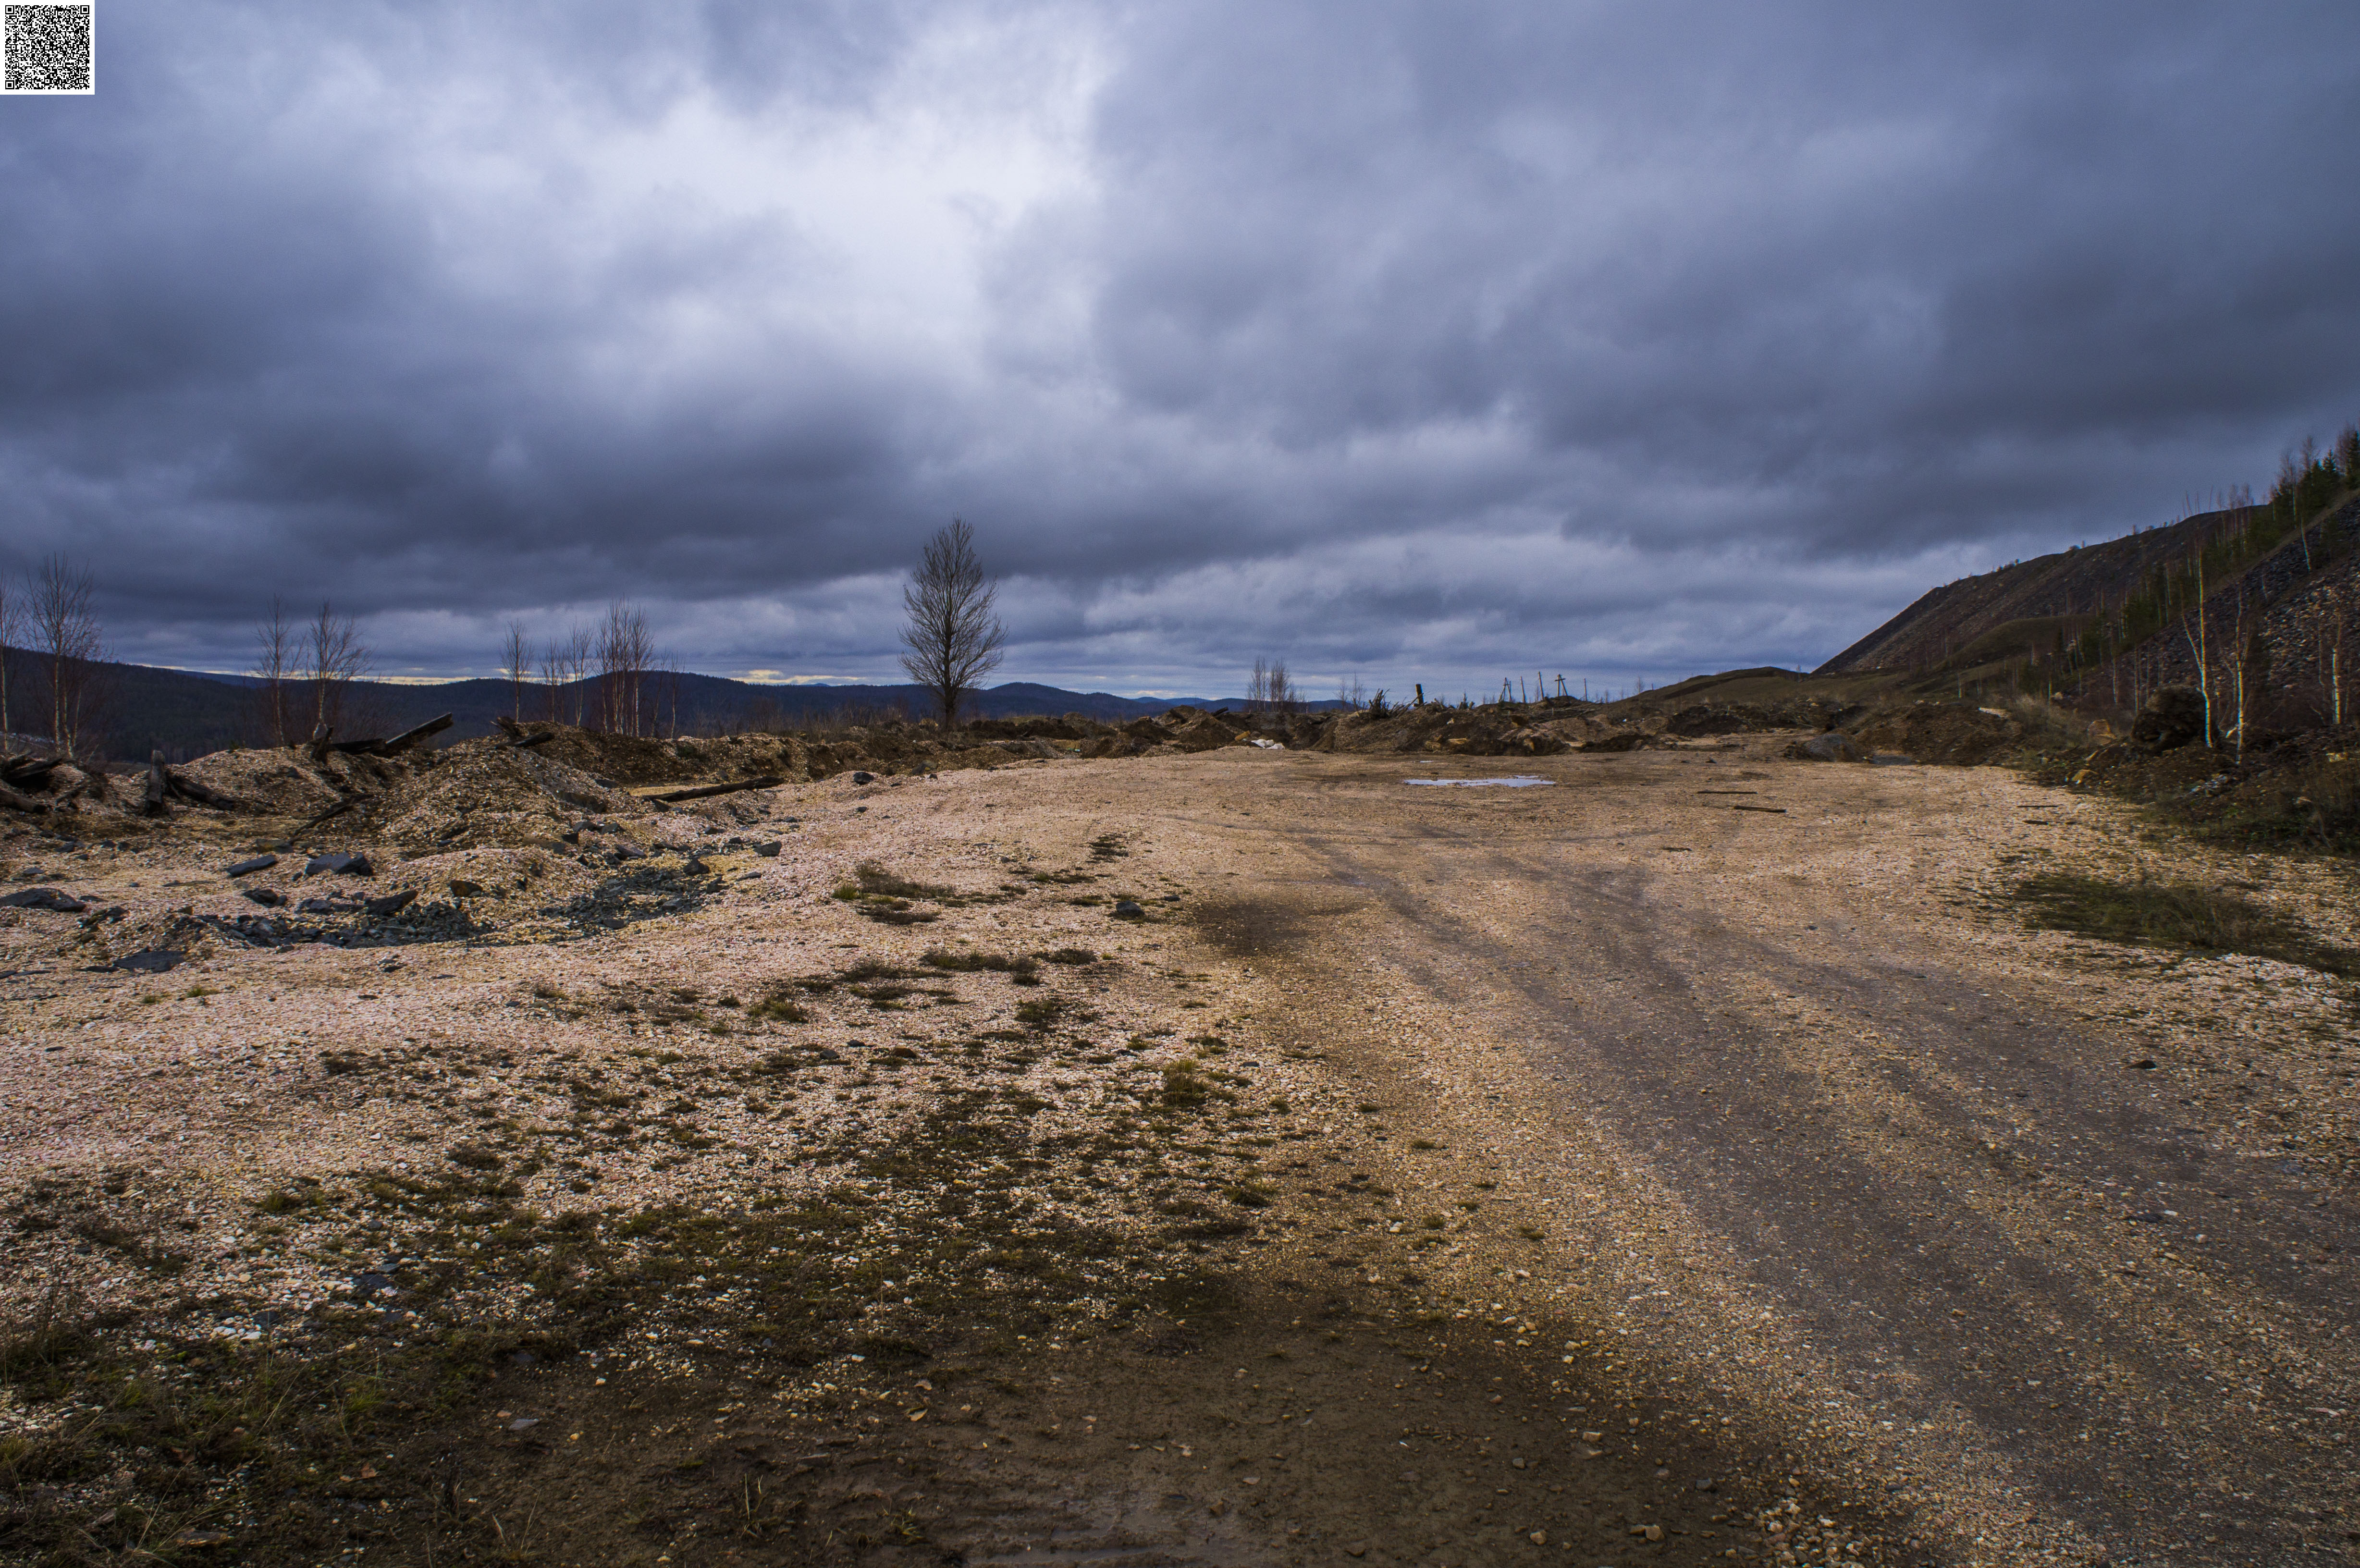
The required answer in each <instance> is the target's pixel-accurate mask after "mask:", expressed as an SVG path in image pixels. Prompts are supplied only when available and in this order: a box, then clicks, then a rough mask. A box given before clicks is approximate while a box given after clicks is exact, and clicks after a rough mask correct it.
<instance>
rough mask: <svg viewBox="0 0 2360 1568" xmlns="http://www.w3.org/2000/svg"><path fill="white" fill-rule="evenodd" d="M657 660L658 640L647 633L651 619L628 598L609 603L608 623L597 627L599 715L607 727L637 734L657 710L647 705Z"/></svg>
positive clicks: (622, 732)
mask: <svg viewBox="0 0 2360 1568" xmlns="http://www.w3.org/2000/svg"><path fill="white" fill-rule="evenodd" d="M654 662H655V644H654V642H653V640H652V639H651V638H650V637H649V636H648V619H647V617H646V616H645V615H641V614H640V613H639V611H638V610H636V609H634V608H633V607H632V605H631V602H630V601H629V600H628V599H617V600H616V601H615V602H614V603H613V604H609V605H607V606H606V625H605V626H601V627H600V628H599V629H598V703H599V717H600V719H601V721H602V723H603V725H604V727H605V728H606V729H607V730H610V731H612V732H613V733H615V734H617V735H638V734H639V730H640V726H641V724H642V723H643V722H646V723H652V722H653V720H654V718H655V713H654V712H653V711H652V709H651V708H650V707H649V706H648V705H647V702H646V698H647V692H646V689H645V688H646V681H647V675H648V670H649V669H650V666H652V665H653V664H654Z"/></svg>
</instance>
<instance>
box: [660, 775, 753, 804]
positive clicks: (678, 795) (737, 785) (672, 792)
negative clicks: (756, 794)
mask: <svg viewBox="0 0 2360 1568" xmlns="http://www.w3.org/2000/svg"><path fill="white" fill-rule="evenodd" d="M785 782H786V779H785V778H784V777H783V776H781V775H780V774H776V773H765V774H763V775H761V776H760V777H759V778H757V779H737V780H734V781H733V782H731V783H727V784H699V785H696V786H694V787H693V788H691V789H653V790H650V791H649V792H647V793H646V794H643V795H640V796H639V799H640V800H653V801H654V802H655V803H656V804H658V805H660V806H668V805H671V804H672V802H674V801H676V800H705V799H708V798H709V797H711V796H715V795H735V794H737V792H738V791H739V790H741V789H777V788H778V787H779V786H780V785H781V784H783V783H785Z"/></svg>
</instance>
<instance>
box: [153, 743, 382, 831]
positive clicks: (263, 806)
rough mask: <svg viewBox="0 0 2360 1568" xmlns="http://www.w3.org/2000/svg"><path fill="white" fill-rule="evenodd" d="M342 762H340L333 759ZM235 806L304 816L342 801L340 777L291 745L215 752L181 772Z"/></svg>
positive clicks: (337, 773)
mask: <svg viewBox="0 0 2360 1568" xmlns="http://www.w3.org/2000/svg"><path fill="white" fill-rule="evenodd" d="M336 760H341V759H336ZM179 771H180V773H182V774H184V775H185V776H187V777H189V778H191V779H195V780H196V781H197V782H198V783H200V784H202V785H203V786H204V787H205V788H206V789H212V790H214V791H216V792H218V793H220V794H224V795H227V796H228V797H230V798H231V799H232V800H235V801H237V802H238V804H239V805H241V806H244V807H246V808H249V809H251V810H254V811H262V812H265V813H268V814H269V815H272V816H281V817H308V816H312V815H315V814H316V813H318V812H321V811H326V810H327V809H328V808H329V807H331V806H333V805H334V804H335V803H336V802H337V801H338V800H343V799H344V787H343V780H344V775H343V774H342V773H341V772H338V771H335V770H334V763H333V761H332V762H331V763H329V764H326V765H322V764H321V763H317V762H314V761H312V760H311V754H310V753H308V752H304V751H300V750H297V749H296V748H295V747H293V746H273V747H268V748H266V749H262V750H256V751H216V752H214V753H213V754H212V755H210V756H207V757H198V758H197V759H196V760H195V761H194V762H191V763H190V764H189V765H188V766H187V767H185V768H180V770H179Z"/></svg>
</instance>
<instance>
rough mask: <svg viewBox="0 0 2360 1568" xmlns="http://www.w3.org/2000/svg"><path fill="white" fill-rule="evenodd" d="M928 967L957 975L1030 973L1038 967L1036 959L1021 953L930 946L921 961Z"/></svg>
mask: <svg viewBox="0 0 2360 1568" xmlns="http://www.w3.org/2000/svg"><path fill="white" fill-rule="evenodd" d="M922 962H923V963H924V964H925V965H926V967H927V968H929V969H945V970H949V971H950V972H952V973H953V974H957V975H973V974H977V973H979V972H981V971H983V970H991V971H993V972H995V973H998V974H1002V975H1030V974H1032V971H1034V970H1035V969H1038V968H1039V967H1040V966H1041V965H1040V962H1039V960H1037V959H1033V958H1031V957H1027V956H1025V955H1023V954H1021V953H1019V954H1016V955H1014V956H1011V955H1010V954H1008V953H988V952H984V951H982V950H980V949H978V950H977V951H975V952H972V953H960V952H956V951H954V950H952V949H950V948H944V947H930V948H928V949H927V950H926V956H925V958H924V959H923V961H922Z"/></svg>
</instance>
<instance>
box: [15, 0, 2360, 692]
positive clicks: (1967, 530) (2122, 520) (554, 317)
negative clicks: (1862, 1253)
mask: <svg viewBox="0 0 2360 1568" xmlns="http://www.w3.org/2000/svg"><path fill="white" fill-rule="evenodd" d="M102 27H103V33H102V47H103V52H104V80H103V82H102V85H101V92H100V93H99V95H98V97H97V98H95V99H92V100H49V101H40V102H27V101H11V102H6V103H0V179H5V184H6V189H7V191H8V193H9V203H10V204H9V213H10V217H9V223H8V225H7V227H6V228H5V231H0V266H5V269H6V278H7V286H6V288H5V290H0V334H5V342H6V343H8V344H9V353H8V354H7V355H6V356H5V358H0V484H5V503H0V504H5V506H6V507H7V508H8V517H9V528H8V530H7V535H6V539H5V549H6V550H7V551H8V552H9V554H10V556H11V557H12V558H13V559H14V561H16V562H19V563H20V562H21V561H24V560H27V559H29V558H30V557H32V556H34V555H37V554H38V553H40V552H41V551H43V550H51V549H64V550H71V551H74V552H76V553H80V554H82V555H85V556H88V557H89V558H90V559H91V560H92V561H93V565H94V566H95V567H97V568H98V570H99V574H100V577H101V580H102V583H103V584H104V591H105V594H106V604H107V609H108V614H109V619H110V625H111V628H112V631H113V634H114V637H115V642H116V644H117V645H118V647H119V648H121V649H122V650H123V651H124V652H126V654H128V655H129V656H132V657H140V658H151V659H157V660H158V661H171V662H184V663H192V664H200V665H213V666H229V665H235V663H237V662H239V661H240V660H241V659H242V658H243V639H244V633H243V630H242V628H243V627H244V626H246V624H247V623H249V622H250V620H251V619H252V617H253V616H254V615H255V614H256V613H257V610H258V609H259V608H260V607H261V606H262V604H264V603H265V602H267V600H268V597H269V595H270V594H271V593H274V592H277V593H285V594H287V595H288V596H289V597H290V599H295V600H298V601H308V600H310V599H311V598H313V597H316V596H318V595H320V594H322V593H333V594H334V595H335V596H336V597H337V599H338V600H339V601H340V602H342V603H344V604H346V605H348V606H349V607H351V608H353V609H355V610H359V611H361V612H363V613H365V615H367V617H368V627H369V632H370V636H371V638H372V640H373V642H374V643H375V644H376V645H377V647H378V648H380V649H381V650H382V655H383V661H384V663H385V664H386V665H387V666H388V668H395V669H407V668H418V669H421V670H455V669H464V668H468V667H475V668H482V667H485V666H486V665H487V664H488V663H489V662H490V660H491V649H492V648H493V645H494V643H495V642H496V641H497V631H496V627H497V625H498V624H499V623H500V622H502V621H503V620H505V619H506V618H507V617H508V616H509V615H522V616H524V617H525V618H527V619H528V620H529V621H530V623H531V624H532V626H534V627H535V629H536V631H542V630H548V629H553V628H554V627H556V626H560V625H561V624H563V622H564V621H565V620H566V619H568V618H569V617H572V616H578V615H585V614H587V613H588V612H589V610H590V609H591V608H592V607H593V606H595V605H596V604H600V603H602V602H603V601H604V600H605V599H606V598H607V597H609V596H611V595H613V594H616V593H630V594H632V595H634V596H636V597H638V598H639V599H641V600H642V601H644V602H646V603H648V604H650V607H651V608H652V610H653V611H654V613H655V615H656V617H657V620H658V623H659V625H660V626H661V631H662V634H663V635H664V637H666V639H667V640H668V641H669V642H670V643H671V644H672V646H673V647H674V648H676V649H677V650H678V651H679V652H680V653H681V654H682V656H683V658H684V659H686V661H687V662H689V663H691V664H692V665H694V666H696V667H700V668H705V669H714V670H730V671H735V670H748V669H756V670H776V671H778V672H779V673H781V674H784V675H806V676H846V677H849V676H858V675H869V674H876V673H881V672H883V671H884V670H888V669H890V647H891V628H892V622H893V618H894V597H895V595H894V583H895V580H896V578H897V576H898V574H899V572H901V571H902V570H904V568H905V566H906V563H907V561H908V560H909V558H910V557H911V555H912V552H913V548H914V543H915V541H916V540H917V539H919V538H921V537H922V536H923V534H924V533H925V532H927V531H928V530H929V529H931V528H934V526H936V525H937V524H939V522H940V521H941V520H943V519H944V518H945V517H948V516H950V515H952V514H953V513H957V514H960V515H964V516H966V517H968V518H970V519H971V520H972V521H974V522H975V523H977V525H978V528H979V529H980V530H981V532H982V537H983V539H984V541H985V544H986V548H987V550H988V551H989V554H990V556H991V558H992V560H993V561H994V563H995V564H996V565H998V566H1000V568H1002V569H1003V570H1005V571H1007V572H1010V573H1011V581H1010V583H1009V585H1008V591H1007V594H1006V604H1007V606H1008V608H1009V609H1010V611H1011V620H1012V624H1013V626H1014V629H1015V631H1016V633H1017V639H1018V646H1017V648H1015V649H1014V650H1013V654H1012V657H1011V664H1010V667H1009V673H1011V674H1023V675H1031V676H1038V677H1041V678H1044V679H1052V680H1058V681H1067V682H1071V683H1086V684H1089V685H1093V686H1113V687H1117V688H1122V689H1131V688H1142V687H1144V688H1157V687H1161V688H1163V689H1166V690H1172V689H1189V688H1198V687H1204V686H1206V685H1207V684H1208V683H1210V682H1212V681H1223V682H1228V681H1231V680H1233V678H1234V670H1235V668H1236V667H1237V666H1238V665H1239V664H1240V663H1241V662H1246V661H1250V660H1251V657H1252V656H1253V654H1254V653H1256V652H1261V651H1272V652H1281V653H1284V654H1286V655H1288V656H1289V657H1291V658H1292V659H1293V660H1294V662H1295V666H1296V668H1297V669H1298V670H1310V671H1313V672H1315V673H1318V674H1321V675H1326V674H1329V673H1347V672H1354V671H1362V672H1366V673H1368V674H1369V675H1371V677H1373V678H1375V679H1380V680H1392V681H1406V680H1408V679H1411V678H1413V677H1418V676H1420V675H1422V674H1423V675H1425V676H1427V677H1431V678H1432V679H1433V680H1434V681H1435V682H1436V683H1437V684H1440V683H1442V682H1443V681H1460V680H1465V681H1474V680H1476V679H1477V678H1478V677H1479V676H1480V677H1481V678H1484V679H1492V680H1495V679H1496V675H1497V673H1498V672H1499V671H1500V670H1503V669H1504V670H1513V669H1514V668H1517V667H1518V666H1520V665H1526V666H1528V665H1531V664H1534V663H1535V662H1541V663H1546V665H1547V666H1548V667H1549V669H1550V671H1551V672H1552V673H1554V672H1555V670H1558V669H1568V670H1593V671H1598V672H1600V673H1601V674H1602V673H1604V672H1605V671H1608V670H1623V671H1629V670H1642V671H1647V672H1651V673H1655V674H1677V673H1682V672H1686V671H1688V670H1696V669H1703V668H1711V667H1716V666H1723V665H1729V664H1735V663H1747V662H1757V661H1762V660H1765V659H1779V660H1785V661H1795V660H1805V661H1815V660H1816V659H1819V658H1822V657H1824V656H1825V655H1826V654H1827V653H1829V652H1830V651H1832V650H1833V649H1834V648H1837V647H1840V646H1841V645H1842V644H1843V643H1845V642H1848V641H1850V640H1851V639H1852V637H1855V636H1857V635H1858V634H1859V633H1860V632H1861V631H1863V630H1865V629H1866V627H1867V626H1869V625H1871V624H1873V623H1874V621H1875V620H1876V619H1878V618H1880V617H1881V616H1882V615H1885V614H1887V613H1889V612H1890V611H1891V610H1892V609H1894V608H1896V607H1897V606H1898V605H1899V604H1901V603H1903V602H1906V600H1907V598H1909V597H1911V596H1913V595H1914V594H1915V593H1917V591H1919V590H1920V589H1921V588H1923V587H1925V586H1928V585H1930V584H1931V583H1935V582H1939V581H1942V580H1945V579H1947V578H1949V577H1951V576H1954V575H1957V574H1959V573H1960V572H1965V571H1970V570H1976V569H1979V568H1981V567H1983V566H1985V565H1988V564H1990V563H1991V562H1992V561H1993V560H1994V559H1999V558H2005V556H2006V555H2009V554H2014V553H2017V552H2019V551H2027V550H2036V549H2040V548H2049V547H2053V546H2055V545H2058V544H2061V543H2063V542H2067V541H2069V540H2071V539H2081V538H2096V537H2100V536H2103V535H2105V534H2110V533H2113V532H2116V531H2119V530H2120V529H2122V528H2126V527H2128V526H2131V525H2133V524H2137V523H2152V522H2156V521H2160V520H2164V519H2165V518H2166V517H2168V516H2169V514H2170V513H2171V511H2172V510H2173V508H2174V507H2176V506H2178V505H2179V504H2180V501H2181V500H2182V498H2183V497H2185V496H2187V495H2191V493H2193V494H2199V495H2201V494H2203V493H2207V492H2209V491H2211V490H2212V489H2214V488H2217V487H2220V486H2224V485H2230V484H2234V483H2237V482H2240V481H2248V482H2250V481H2256V480H2260V479H2263V478H2265V477H2266V476H2267V470H2268V468H2269V467H2270V466H2271V464H2272V463H2273V461H2274V458H2275V453H2276V452H2277V450H2278V447H2279V446H2280V445H2281V444H2282V443H2284V442H2286V441H2291V440H2294V439H2299V438H2300V435H2301V434H2302V433H2304V432H2305V431H2307V430H2311V431H2318V432H2320V433H2322V434H2324V433H2327V432H2328V431H2329V430H2332V429H2333V427H2334V426H2335V425H2337V424H2340V423H2341V422H2342V421H2343V420H2344V419H2347V418H2349V417H2351V416H2352V415H2353V414H2355V413H2360V377H2355V375H2354V373H2353V368H2352V367H2353V365H2354V364H2355V350H2360V292H2355V290H2354V289H2352V288H2351V287H2350V281H2349V280H2350V279H2351V278H2354V277H2355V276H2360V214H2355V211H2354V209H2353V207H2352V204H2351V203H2350V202H2349V201H2347V200H2345V199H2344V191H2345V187H2346V186H2347V184H2348V180H2349V176H2348V172H2347V170H2346V169H2345V168H2344V163H2345V160H2346V158H2347V157H2348V150H2349V148H2350V147H2353V146H2355V145H2360V134H2355V133H2360V93H2355V91H2354V88H2355V85H2360V82H2355V76H2360V71H2355V64H2354V62H2355V60H2360V47H2355V46H2360V22H2355V18H2354V16H2353V14H2352V12H2351V11H2350V9H2349V8H2348V7H2345V6H2340V5H2319V6H2310V7H2306V6H2280V7H2272V8H2269V9H2268V10H2267V13H2266V14H2263V15H2260V16H2249V15H2245V14H2231V13H2225V12H2217V11H2214V10H2209V9H2203V8H2198V7H2193V6H2189V7H2169V6H2155V5H2146V6H2137V7H2119V6H2118V7H2106V8H2083V9H2079V10H2064V11H2060V8H2057V7H2041V8H2034V7H2022V8H2010V7H2006V6H2000V5H1956V6H1948V7H1945V6H1921V7H1907V8H1871V7H1833V6H1829V7H1816V8H1809V9H1804V8H1796V7H1786V8H1759V7H1737V6H1721V7H1705V6H1681V5H1648V6H1644V7H1641V6H1622V7H1606V6H1568V5H1539V4H1533V5H1504V4H1503V5H1491V6H1483V7H1442V6H1434V5H1384V4H1373V3H1366V0H1363V3H1356V4H1354V5H1349V6H1346V5H1326V6H1321V5H1294V6H1287V5H1270V4H1268V3H1266V0H1265V3H1261V4H1254V5H1244V4H1240V5H1188V6H1141V7H1137V8H1135V9H1132V10H1129V11H1114V10H1109V9H1106V8H1102V7H1097V6H1084V5H956V4H940V5H915V4H912V5H849V4H846V5H802V6H794V5H707V6H704V7H701V8H679V9H667V8H659V9H657V10H652V11H651V10H650V9H649V8H646V7H625V6H621V5H571V6H563V7H558V6H550V7H500V8H480V7H478V8H466V7H458V6H446V7H437V6H418V7H401V8H392V7H366V6H362V7H332V8H326V9H322V8H318V7H298V6H293V5H286V6H279V7H271V6H241V5H204V4H195V5H184V6H176V7H171V8H155V9H152V10H140V11H136V12H135V11H133V10H131V9H130V8H127V7H118V8H115V9H114V10H110V11H109V12H108V13H107V14H106V16H104V18H103V19H102ZM1217 689H1218V688H1217Z"/></svg>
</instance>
